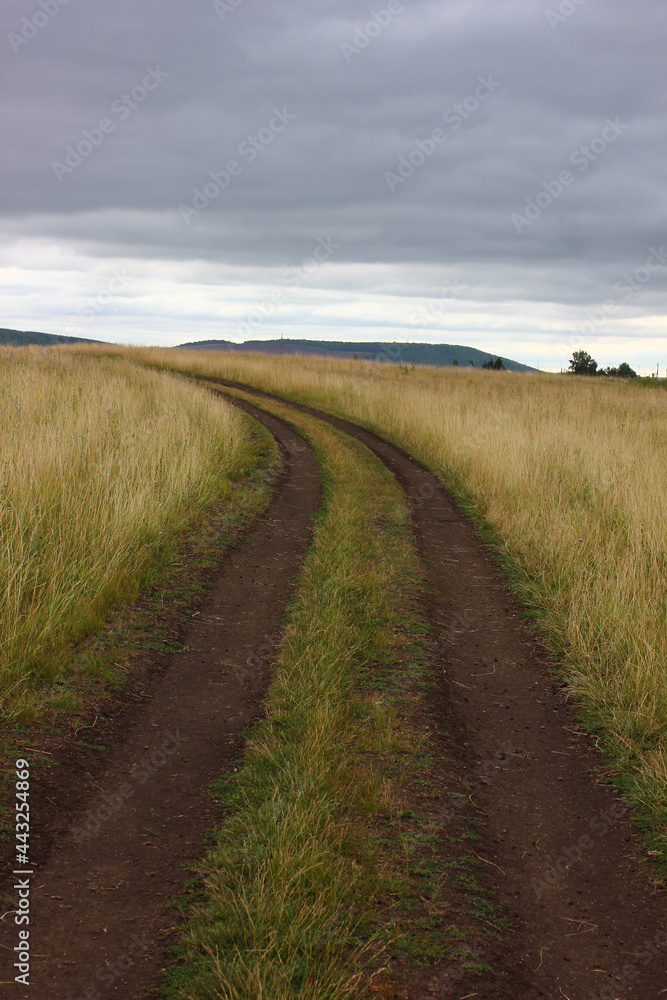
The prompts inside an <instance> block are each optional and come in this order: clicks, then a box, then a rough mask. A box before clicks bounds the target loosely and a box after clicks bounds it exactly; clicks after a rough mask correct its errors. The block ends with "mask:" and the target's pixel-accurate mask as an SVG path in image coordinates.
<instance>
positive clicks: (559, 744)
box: [206, 378, 667, 1000]
mask: <svg viewBox="0 0 667 1000" xmlns="http://www.w3.org/2000/svg"><path fill="white" fill-rule="evenodd" d="M206 381H207V382H208V383H209V384H211V383H216V384H219V385H222V386H225V387H227V388H231V389H235V390H241V391H243V392H246V393H249V394H251V395H252V396H253V397H255V398H258V399H261V398H262V397H264V398H268V399H272V400H276V401H279V402H281V403H283V404H285V403H287V404H288V405H290V406H293V407H294V408H295V409H298V410H300V411H302V412H305V413H308V414H311V415H312V416H315V417H317V418H319V419H321V420H324V421H326V422H327V423H329V424H331V425H333V426H334V427H337V428H338V429H340V430H342V431H344V432H345V433H347V434H349V435H350V436H352V437H354V438H356V439H357V440H358V441H361V442H362V443H363V444H365V445H366V446H367V447H368V448H369V449H370V450H371V451H372V452H373V453H374V454H375V455H377V456H378V457H379V458H380V459H381V460H382V461H383V462H384V463H385V465H386V466H387V467H388V468H389V469H390V471H391V472H392V473H393V475H394V476H395V478H396V479H397V481H398V482H399V484H400V485H401V487H402V488H403V490H404V492H405V493H406V495H407V497H408V500H409V503H410V508H411V517H412V525H413V529H414V532H415V535H416V538H417V541H418V544H419V547H420V550H421V554H422V557H423V560H424V565H425V570H426V577H427V582H428V584H429V594H428V597H427V601H428V611H429V615H430V619H431V622H432V623H433V625H434V627H435V628H436V629H437V630H438V631H439V632H440V640H439V648H440V656H439V658H438V659H436V663H435V669H436V673H437V676H438V678H439V682H440V683H439V691H438V695H437V703H436V705H435V706H434V709H435V712H436V718H437V720H438V730H439V732H438V733H436V736H438V735H439V736H440V738H441V739H442V740H443V741H445V742H446V741H447V735H448V733H451V732H454V733H456V734H457V737H458V740H457V751H458V753H457V756H458V762H457V763H458V770H459V773H460V774H461V775H464V776H465V775H468V776H470V775H478V774H480V773H483V775H484V779H483V780H481V781H479V782H476V783H474V787H475V792H474V802H475V804H476V806H477V808H478V809H479V810H480V812H481V813H482V814H483V815H484V816H485V817H486V824H485V827H484V830H483V831H482V830H480V834H481V839H480V841H478V843H477V845H476V846H477V848H478V851H477V853H478V855H479V856H481V857H482V859H483V860H484V861H487V862H488V864H487V865H485V866H484V871H483V873H482V875H480V876H479V880H480V881H483V882H484V884H485V885H486V887H487V888H488V889H489V890H490V891H491V892H492V894H493V896H494V898H495V899H496V901H497V902H498V903H499V904H500V906H501V908H502V911H503V913H504V915H505V917H506V918H507V919H508V921H509V924H510V928H511V929H510V931H508V932H507V934H506V935H505V937H504V940H503V942H502V943H501V944H499V945H496V946H494V950H495V953H494V954H493V956H492V958H493V968H494V972H493V974H492V975H487V976H483V977H482V978H481V979H480V978H477V977H474V978H472V977H471V978H466V977H465V976H459V977H458V979H457V980H456V983H455V984H453V983H452V981H451V979H450V978H448V977H447V976H444V978H443V979H442V981H441V983H440V984H439V983H438V981H437V978H436V979H435V980H434V979H433V978H428V977H419V976H418V977H416V978H415V979H414V980H413V981H412V982H411V983H409V984H407V985H406V991H405V992H401V993H398V994H397V996H401V997H405V998H409V1000H419V998H420V997H422V996H423V997H424V998H425V997H433V996H434V995H436V996H442V997H443V998H444V997H450V996H451V997H461V996H465V995H469V996H471V997H472V996H474V997H476V998H477V1000H515V998H516V1000H518V998H521V1000H537V998H544V997H548V998H552V997H553V998H560V997H566V998H569V1000H606V998H607V997H610V998H612V1000H614V998H616V997H617V998H619V1000H630V998H636V1000H654V998H657V997H658V996H659V995H660V994H661V992H662V993H663V994H664V991H665V990H667V962H666V961H665V951H664V948H665V946H666V945H667V934H665V933H664V932H663V927H664V919H665V906H664V900H665V896H664V893H658V892H657V891H656V890H655V889H654V887H653V885H652V882H651V877H652V876H653V875H654V871H653V868H652V865H651V864H650V862H649V861H648V859H647V858H646V857H645V856H644V854H643V852H642V847H641V841H640V838H639V835H638V832H637V830H636V828H635V827H634V826H633V824H632V817H631V811H630V810H629V809H627V808H626V807H625V805H624V803H623V802H622V801H621V800H620V799H619V797H618V795H617V794H616V793H615V791H614V790H613V789H612V788H611V787H610V786H609V785H606V784H601V783H600V781H599V777H598V776H599V775H600V773H601V772H602V770H603V759H602V757H601V755H600V753H599V752H598V751H597V749H596V747H595V745H594V743H593V740H592V739H591V737H590V736H588V735H586V734H584V733H582V732H581V731H580V730H579V728H578V726H577V724H576V720H575V718H574V715H573V711H572V709H571V707H570V706H569V705H568V704H567V703H566V700H565V697H564V695H563V692H562V690H561V688H560V686H559V685H558V684H557V683H556V682H555V681H554V678H553V673H552V664H550V663H549V661H548V659H547V657H546V656H545V654H544V651H543V649H542V648H541V647H540V646H539V645H538V644H537V643H536V641H535V639H534V637H533V636H531V635H530V633H529V632H528V631H527V630H526V628H525V627H524V626H523V625H522V623H521V620H520V617H519V615H520V608H519V607H518V606H517V605H516V604H515V602H514V601H513V599H512V597H511V596H510V595H509V592H508V589H507V585H506V582H505V580H504V578H503V576H502V575H501V573H500V572H499V570H498V566H497V562H496V559H495V558H494V554H493V552H492V550H491V549H490V548H489V547H488V546H487V545H485V544H484V543H483V542H482V541H481V539H480V538H479V537H478V536H477V535H476V534H475V532H474V530H473V528H472V527H471V525H470V523H469V522H468V521H467V520H466V518H465V517H464V516H463V515H462V514H461V512H460V511H459V510H458V508H457V507H456V505H455V503H454V502H453V500H452V498H451V497H450V496H449V495H448V494H447V492H446V491H445V489H444V488H443V486H442V484H441V482H440V481H439V480H438V478H437V477H436V476H435V475H434V474H433V473H431V472H430V471H429V470H428V469H426V468H425V467H424V466H422V465H421V464H420V463H419V462H418V461H416V460H415V459H414V458H413V457H412V456H411V455H409V454H408V453H406V452H405V451H403V450H402V449H400V448H398V447H397V446H395V445H393V444H390V443H389V442H387V441H385V440H384V439H382V438H381V437H379V436H378V435H376V434H373V433H371V432H370V431H368V430H366V429H365V428H363V427H360V426H358V425H356V424H353V423H351V422H349V421H346V420H342V419H340V418H338V417H335V416H332V415H331V414H329V413H325V412H323V411H320V410H317V409H314V408H312V407H309V406H305V405H302V404H298V403H294V402H292V401H289V400H285V399H282V398H281V397H278V396H275V395H272V394H270V393H265V392H263V391H262V390H258V389H255V388H254V387H251V386H247V385H244V384H242V383H238V382H232V381H229V380H224V379H213V378H207V379H206ZM443 653H446V658H445V655H443ZM442 671H446V673H442ZM449 743H450V746H451V740H450V741H449ZM450 803H451V800H446V801H445V802H444V803H443V805H444V807H445V808H446V809H449V807H450ZM443 832H446V826H445V827H444V829H443Z"/></svg>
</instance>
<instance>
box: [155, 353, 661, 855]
mask: <svg viewBox="0 0 667 1000" xmlns="http://www.w3.org/2000/svg"><path fill="white" fill-rule="evenodd" d="M135 356H137V357H138V359H139V358H140V359H141V360H142V361H144V362H148V363H152V364H158V365H162V366H169V367H172V366H173V367H178V368H181V369H183V370H188V371H192V372H197V373H199V374H207V375H220V376H223V377H226V378H232V379H237V380H239V381H245V382H248V383H252V384H253V385H257V386H260V387H262V388H265V389H267V390H270V391H274V392H277V393H280V394H281V395H284V396H287V397H291V398H294V399H299V400H301V401H306V402H310V403H312V404H313V405H316V406H320V407H322V408H324V409H327V410H330V411H332V412H337V413H339V414H342V415H345V416H348V417H350V418H351V419H354V420H356V421H358V422H360V423H363V424H366V425H367V426H369V427H372V428H374V429H376V430H378V431H379V432H380V433H382V434H384V435H386V436H388V437H391V438H392V439H393V440H395V441H397V442H399V443H400V444H402V445H403V446H404V447H405V448H407V449H408V450H409V451H411V452H412V453H413V454H415V455H416V456H417V457H419V458H420V459H421V460H422V461H423V462H424V463H425V464H427V465H429V466H430V467H431V468H433V469H434V470H435V471H436V472H437V473H438V474H439V475H440V476H441V477H442V479H443V480H444V481H445V483H446V484H447V485H448V486H449V487H450V488H451V489H453V490H454V491H455V492H456V493H457V494H458V496H459V497H460V499H461V501H462V502H463V503H464V504H465V505H467V507H468V509H469V510H470V511H471V512H472V513H473V514H474V515H475V516H478V517H480V518H482V519H485V520H486V521H487V522H488V523H489V524H490V525H491V526H492V529H493V532H494V534H495V537H496V539H497V542H498V545H499V547H500V550H501V553H502V555H503V557H504V558H505V559H506V561H507V565H508V566H509V567H510V568H511V569H512V570H513V576H514V580H515V583H516V586H517V588H518V590H519V592H520V595H521V597H522V599H523V600H524V602H525V603H526V604H527V605H528V606H529V607H530V608H532V609H533V613H534V616H535V619H536V622H537V624H538V626H539V628H540V630H541V632H542V634H543V636H544V637H545V639H546V640H547V641H548V643H549V645H550V647H551V648H552V650H553V651H554V653H555V654H556V655H557V656H558V657H559V658H560V659H561V661H562V663H563V666H564V670H565V673H566V676H567V678H568V680H569V683H570V685H571V688H572V691H573V693H574V695H575V696H576V698H577V699H578V700H579V702H580V704H581V705H582V709H583V712H584V714H585V715H586V717H587V719H588V722H589V724H590V725H592V726H594V727H595V729H596V730H598V731H599V732H601V733H602V734H603V738H604V742H605V745H606V748H607V751H608V754H609V759H610V762H611V766H612V768H613V769H614V770H615V772H616V774H617V780H618V781H619V783H620V784H623V785H625V787H626V789H627V790H628V792H629V793H630V794H631V795H632V797H633V798H634V799H635V801H637V802H638V803H639V804H640V810H643V813H644V815H645V817H646V818H647V820H648V822H649V824H650V826H651V828H652V829H653V830H654V831H661V830H662V831H664V829H665V825H666V823H667V752H666V751H665V746H666V738H667V667H666V664H667V628H666V627H665V626H666V624H667V601H666V599H665V594H667V519H666V518H665V497H666V496H667V448H666V447H665V445H666V444H667V421H666V417H667V393H666V392H665V390H664V388H663V387H662V386H660V385H657V384H647V383H645V382H644V383H639V382H634V381H633V382H622V381H620V380H602V379H599V380H592V379H585V378H573V377H563V376H548V375H535V376H533V375H513V374H509V373H497V372H482V371H472V370H465V369H464V370H456V369H453V368H447V369H440V370H436V369H433V368H426V367H417V368H410V369H408V367H406V366H404V367H398V366H394V365H386V364H385V365H382V364H372V363H367V362H354V361H334V360H332V361H329V360H323V359H315V358H302V357H284V358H279V357H270V356H266V355H247V354H233V355H229V354H220V353H209V352H198V353H196V354H195V353H193V352H190V351H179V352H175V351H170V352H166V351H141V352H139V353H138V355H135ZM656 846H657V843H656ZM660 846H661V848H664V841H663V843H662V844H661V845H660Z"/></svg>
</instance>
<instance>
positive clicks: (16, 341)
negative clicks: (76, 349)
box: [0, 330, 101, 347]
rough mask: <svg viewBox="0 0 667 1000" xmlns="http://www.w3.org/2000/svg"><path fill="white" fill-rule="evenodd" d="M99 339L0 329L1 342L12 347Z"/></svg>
mask: <svg viewBox="0 0 667 1000" xmlns="http://www.w3.org/2000/svg"><path fill="white" fill-rule="evenodd" d="M99 343H101V341H99V340H89V339H87V338H85V337H61V336H60V335H59V334H57V333H33V332H32V331H29V332H27V331H24V330H0V344H7V345H8V346H11V347H25V346H26V345H27V344H42V345H45V346H48V345H49V344H50V345H53V344H99Z"/></svg>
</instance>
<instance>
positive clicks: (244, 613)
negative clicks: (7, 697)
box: [0, 404, 320, 1000]
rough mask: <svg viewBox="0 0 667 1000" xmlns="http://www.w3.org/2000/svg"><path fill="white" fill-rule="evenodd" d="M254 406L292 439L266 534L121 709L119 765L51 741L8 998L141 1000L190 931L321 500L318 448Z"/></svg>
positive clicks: (235, 553) (2, 956) (3, 941)
mask: <svg viewBox="0 0 667 1000" xmlns="http://www.w3.org/2000/svg"><path fill="white" fill-rule="evenodd" d="M238 405H241V406H242V408H243V409H245V410H246V411H247V412H251V413H253V415H257V416H258V418H259V419H260V420H261V422H262V423H263V424H265V426H267V427H268V429H269V430H270V431H271V433H272V434H273V435H274V436H275V438H276V439H277V440H278V442H279V443H280V445H281V449H282V451H283V454H284V458H285V473H284V475H283V476H282V477H281V480H280V482H279V484H278V487H277V491H276V495H275V497H274V499H273V501H272V503H271V505H270V507H269V508H268V510H267V511H266V514H265V516H264V518H263V519H262V521H261V523H259V524H258V525H257V526H256V527H255V528H254V529H253V530H252V532H251V533H250V536H249V538H248V540H247V542H246V543H245V544H243V545H242V546H240V547H238V548H236V549H233V550H232V551H231V552H230V553H229V555H228V560H227V561H226V563H225V564H224V566H223V568H222V570H221V572H220V573H219V576H218V579H217V581H216V585H215V589H214V590H213V592H212V594H211V596H210V598H208V599H207V600H206V601H205V602H204V603H203V604H202V606H201V614H197V615H196V617H195V624H193V625H192V627H191V629H190V631H189V633H188V634H187V635H186V636H185V637H184V639H183V645H184V649H183V651H182V652H180V653H177V654H175V655H174V656H172V657H171V658H170V660H169V662H168V663H167V664H163V665H161V666H160V665H158V667H159V669H158V668H155V669H154V670H153V671H150V670H149V671H147V672H145V674H144V675H143V676H142V679H141V682H140V684H139V689H137V684H134V685H132V684H130V685H129V686H128V688H127V690H126V692H125V695H124V697H123V696H121V698H120V699H119V700H118V703H117V704H116V707H115V711H114V712H111V711H109V712H108V715H109V718H108V721H109V723H110V724H109V726H108V727H107V728H105V732H104V742H105V745H108V744H111V746H110V750H109V751H108V752H107V755H106V758H105V761H104V764H103V763H102V762H100V760H99V754H97V755H96V754H94V753H93V752H92V751H91V753H90V757H91V766H90V770H89V769H88V767H87V766H86V761H85V759H83V758H82V756H81V752H80V750H77V748H76V747H74V746H73V741H72V740H68V739H67V738H66V737H65V736H62V734H61V736H60V737H59V738H58V742H57V743H56V742H54V741H53V740H52V741H51V743H47V742H43V743H42V745H41V749H45V747H46V746H47V745H48V746H49V750H50V752H51V754H52V763H53V764H54V765H58V764H60V765H62V766H61V767H57V766H55V767H54V768H52V769H51V771H50V772H49V777H48V778H47V776H46V775H44V778H45V784H46V785H48V786H49V791H50V795H49V796H48V798H51V796H53V795H55V796H56V800H55V801H51V805H50V807H49V810H48V812H47V810H46V809H45V810H44V812H43V813H42V812H41V810H40V808H39V804H40V802H43V803H44V804H46V801H47V800H48V799H47V797H46V796H45V795H41V794H40V793H41V791H43V789H40V788H39V787H37V788H34V790H33V791H34V796H33V797H32V798H31V805H32V831H31V836H32V842H33V844H34V851H33V853H32V855H31V856H32V859H33V861H36V862H37V866H36V868H35V874H34V875H33V876H32V879H31V898H30V904H31V907H30V908H31V915H30V919H31V923H30V950H31V975H30V982H31V985H30V986H29V987H27V988H26V987H23V986H22V985H17V984H15V983H14V976H15V975H16V972H15V970H14V969H13V968H12V963H13V962H14V961H15V955H14V952H13V951H12V949H14V947H15V945H16V944H17V943H18V928H17V927H16V926H15V924H14V918H13V914H11V913H9V914H5V916H4V920H3V921H2V923H0V945H1V946H2V951H1V952H0V962H1V963H2V967H1V968H0V984H6V985H4V987H3V991H2V996H7V997H15V998H17V1000H23V998H24V997H25V998H28V997H29V998H30V1000H47V998H48V1000H65V998H71V1000H79V998H84V997H85V998H86V1000H105V998H108V997H122V998H123V1000H133V998H137V1000H138V998H143V997H145V996H146V995H147V991H148V990H149V989H150V988H151V987H152V986H154V985H155V982H156V977H157V975H158V973H159V971H160V969H161V968H162V950H163V948H164V946H165V945H166V944H167V943H168V941H169V935H170V929H171V928H172V927H173V924H174V921H175V913H174V911H173V910H172V911H171V912H169V911H168V910H167V909H166V907H167V905H168V904H169V903H170V902H171V901H173V900H174V899H175V898H176V897H178V896H180V895H182V894H183V892H184V891H187V889H185V886H186V883H187V882H188V880H189V879H190V878H191V874H192V873H191V872H190V871H189V870H188V866H190V865H192V864H193V863H195V862H196V861H197V859H198V858H200V857H201V855H202V852H203V849H204V835H205V830H206V828H207V827H208V826H209V825H211V823H212V820H213V819H214V817H215V811H216V808H215V803H214V802H213V800H212V799H211V797H210V795H209V794H208V791H207V790H208V787H209V785H210V783H211V782H212V781H213V780H214V779H215V778H217V777H218V776H219V775H221V774H224V773H225V772H228V771H230V770H231V769H232V768H233V767H234V765H235V763H237V762H238V751H239V745H240V742H241V741H240V734H241V732H242V731H243V730H244V729H246V728H247V727H248V726H249V725H250V724H251V723H252V722H253V721H254V720H256V719H257V718H258V717H260V716H261V713H262V697H263V694H264V692H265V690H266V684H267V680H268V675H269V667H270V661H271V656H272V651H273V645H274V643H275V637H276V635H277V634H278V633H279V631H280V627H281V620H282V616H283V614H284V612H285V608H286V604H287V602H288V600H289V597H290V595H291V593H292V589H293V585H294V579H295V576H296V574H297V573H298V570H299V568H300V566H301V563H302V559H303V556H304V553H305V551H306V549H307V547H308V544H309V540H310V537H311V533H312V517H313V514H314V512H315V510H316V508H317V506H318V504H319V498H320V480H319V469H318V465H317V462H316V460H315V457H314V454H313V451H312V449H311V448H310V447H309V446H307V445H306V444H305V443H304V442H303V441H302V439H301V438H300V437H299V436H298V435H297V434H296V433H295V431H294V430H293V429H292V428H291V427H289V426H288V425H287V424H285V423H284V422H283V421H280V420H278V419H276V418H274V417H271V416H268V415H266V414H263V413H260V412H259V411H256V410H255V408H254V407H252V406H249V405H247V404H238ZM137 706H138V707H137ZM114 722H115V725H114ZM114 732H115V734H116V735H115V737H114V735H113V734H114ZM94 733H95V730H94V729H93V730H91V731H90V733H89V734H87V739H89V740H90V741H91V742H92V741H93V740H94V739H96V738H99V737H96V736H94V735H93V734H94ZM45 740H46V737H45ZM35 741H39V734H38V733H37V732H35V733H31V741H30V745H31V746H32V747H35V746H36V742H35ZM93 758H94V759H95V762H96V767H94V766H93V765H92V759H93ZM72 761H74V762H75V766H72V767H70V766H69V765H70V763H71V762H72ZM91 770H92V771H93V774H92V775H91V773H90V771H91ZM40 774H41V772H40ZM38 781H39V777H38ZM54 831H58V833H54ZM11 885H12V881H10V882H9V883H8V888H7V889H6V893H7V894H8V895H10V896H13V895H14V893H13V892H12V889H11Z"/></svg>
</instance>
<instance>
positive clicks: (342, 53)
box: [0, 0, 667, 371]
mask: <svg viewBox="0 0 667 1000" xmlns="http://www.w3.org/2000/svg"><path fill="white" fill-rule="evenodd" d="M666 27H667V6H666V5H665V3H664V0H634V2H633V3H628V0H604V2H601V0H426V2H422V0H401V2H399V0H389V2H386V0H377V3H375V4H373V3H371V2H370V0H289V2H287V0H189V3H187V4H186V3H183V2H182V0H180V2H176V0H141V2H140V3H137V2H136V0H114V2H113V3H109V2H101V0H68V2H64V0H4V2H3V4H2V9H1V11H0V28H1V30H0V43H1V44H2V46H3V58H2V61H1V64H0V65H1V70H0V72H1V73H2V81H3V95H4V100H3V103H2V121H1V129H2V133H1V134H2V153H3V162H2V184H1V186H0V191H1V196H2V206H1V213H0V265H1V267H2V285H1V286H0V296H1V308H0V327H10V328H16V329H24V330H39V331H43V332H47V333H75V334H77V335H78V336H84V337H91V338H94V339H102V340H116V341H123V342H133V343H142V344H148V343H150V344H163V345H173V344H177V343H182V342H184V341H192V340H203V339H212V338H223V339H227V340H248V339H270V338H274V337H277V336H280V335H281V333H282V334H283V335H284V336H286V337H295V338H296V337H298V338H301V337H307V338H313V339H329V340H360V341H371V340H391V341H399V342H400V341H404V342H406V341H420V342H431V343H442V342H445V343H456V344H466V345H471V346H475V347H478V348H481V349H483V350H489V351H490V352H493V353H502V354H503V355H506V356H509V357H512V358H515V359H517V360H520V361H523V362H526V363H528V364H537V363H538V362H539V363H540V365H541V366H542V367H544V368H547V367H550V368H554V369H558V368H559V367H561V366H563V367H566V366H567V361H568V359H569V357H570V355H571V353H572V350H573V348H577V347H584V348H585V349H587V350H589V351H590V353H591V354H592V355H593V356H594V357H596V358H597V360H598V361H599V363H600V364H603V365H606V364H618V363H619V362H621V361H628V362H630V364H632V365H633V367H635V368H638V369H642V370H645V371H648V370H649V369H650V368H653V369H654V368H655V364H656V362H661V368H662V367H663V366H667V341H666V337H665V334H666V330H665V310H666V306H667V228H666V225H665V223H666V220H667V204H666V199H665V153H666V143H665V111H666V101H665V98H666V87H665V51H666V48H667V46H666V42H667V37H666V31H665V29H666Z"/></svg>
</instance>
